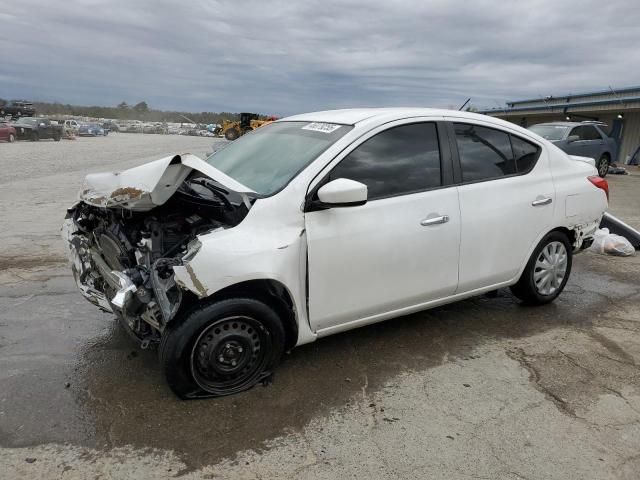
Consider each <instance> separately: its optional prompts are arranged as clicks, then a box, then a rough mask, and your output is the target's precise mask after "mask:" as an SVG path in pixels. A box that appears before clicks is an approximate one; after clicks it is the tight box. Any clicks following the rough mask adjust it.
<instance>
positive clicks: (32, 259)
mask: <svg viewBox="0 0 640 480" xmlns="http://www.w3.org/2000/svg"><path fill="white" fill-rule="evenodd" d="M66 261H67V259H66V258H64V257H63V256H59V255H23V256H19V255H15V256H7V255H0V270H9V269H20V270H27V269H32V268H37V267H43V266H49V265H60V264H62V263H65V262H66Z"/></svg>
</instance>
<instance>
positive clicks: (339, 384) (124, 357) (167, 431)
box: [0, 134, 640, 479]
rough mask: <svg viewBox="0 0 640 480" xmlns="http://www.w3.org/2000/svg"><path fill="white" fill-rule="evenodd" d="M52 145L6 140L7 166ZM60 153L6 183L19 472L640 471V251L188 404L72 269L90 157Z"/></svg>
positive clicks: (581, 262)
mask: <svg viewBox="0 0 640 480" xmlns="http://www.w3.org/2000/svg"><path fill="white" fill-rule="evenodd" d="M172 139H175V140H173V141H174V142H176V143H177V146H176V147H175V148H174V149H173V150H177V151H183V150H184V149H187V148H188V149H190V150H192V151H193V153H196V154H202V153H204V152H205V151H208V150H209V147H210V145H211V143H212V142H211V140H210V139H199V138H190V137H183V138H178V137H160V136H155V135H151V136H143V135H126V134H121V135H114V136H113V138H111V137H107V138H106V139H104V140H109V141H110V143H109V144H105V143H103V144H100V146H99V147H97V146H96V145H97V142H98V141H100V140H103V139H86V142H96V143H93V144H91V143H86V145H84V144H82V145H80V146H81V147H82V148H81V149H78V150H83V151H84V150H85V149H87V150H90V149H91V146H92V145H93V148H94V149H95V150H96V151H98V150H99V151H100V152H101V153H99V155H102V157H101V158H102V159H98V160H96V162H97V163H90V164H89V165H88V168H87V169H86V170H91V171H98V170H101V169H105V168H108V169H112V168H123V166H129V165H133V164H135V163H136V157H135V156H134V155H136V156H137V157H138V158H144V160H150V159H152V158H148V157H151V156H152V155H154V154H155V155H156V158H157V157H159V156H162V154H159V155H158V154H157V153H158V152H156V149H158V148H160V147H161V148H164V149H165V151H166V148H167V147H168V146H173V145H172V144H171V143H170V141H171V140H172ZM80 142H85V139H81V140H80ZM154 142H155V143H154ZM163 142H165V143H163ZM123 144H125V145H124V146H123ZM42 145H44V142H41V144H37V145H34V144H27V143H23V144H18V147H20V149H21V151H18V152H10V150H11V148H12V147H13V145H0V147H1V148H0V158H2V157H3V156H4V155H10V156H11V155H13V156H14V157H15V158H14V157H11V158H9V159H7V161H8V162H15V163H16V165H17V164H18V161H19V158H22V157H24V156H27V158H32V157H31V156H33V158H36V159H37V158H38V157H37V155H39V152H40V150H37V151H36V150H29V147H30V148H31V149H42V151H43V152H46V150H45V149H43V148H42ZM56 145H62V146H63V148H65V149H67V150H66V151H67V153H66V154H65V155H63V157H64V160H62V161H63V162H70V163H69V164H67V167H68V169H69V170H70V172H69V173H67V172H63V170H64V168H57V167H55V168H53V167H51V168H50V169H49V170H47V169H46V168H43V169H42V170H41V171H40V173H39V174H38V176H36V178H28V179H20V178H16V177H15V176H13V174H8V175H7V176H6V177H0V186H1V187H2V189H0V199H1V200H2V202H1V204H2V205H3V207H2V210H0V215H1V217H0V218H1V222H0V223H1V224H2V225H5V226H6V225H8V226H9V228H5V229H4V232H2V233H1V235H2V238H3V239H6V240H7V241H6V242H5V245H6V248H5V249H3V250H2V251H0V269H1V270H0V447H1V448H0V465H4V466H5V468H4V471H5V472H6V475H7V477H6V478H36V477H40V478H86V477H87V476H91V477H92V478H163V477H174V476H178V477H185V478H276V477H281V478H294V477H295V478H335V477H336V476H341V477H342V476H345V477H347V476H357V477H360V476H365V475H366V476H368V477H370V478H383V477H385V478H407V477H411V478H415V477H427V476H428V477H429V478H514V479H517V478H527V479H534V478H562V479H567V478H580V479H584V478H594V479H596V478H597V479H602V478H628V479H631V478H637V476H636V475H637V473H636V472H637V471H638V469H640V455H638V452H640V368H639V362H640V257H633V258H617V257H606V256H598V255H595V254H591V253H584V254H581V255H579V256H577V257H576V258H575V262H574V271H573V273H572V276H571V279H570V281H569V284H568V286H567V288H566V290H565V292H564V293H563V294H562V295H561V297H560V298H559V299H558V301H556V302H555V303H554V304H552V305H547V306H544V307H539V308H527V307H523V306H521V305H519V304H518V303H517V302H516V301H515V300H514V299H513V297H512V296H511V295H510V293H509V292H508V291H507V290H504V291H502V290H501V291H500V292H499V293H498V296H497V297H496V298H489V297H484V296H483V297H477V298H474V299H471V300H468V301H463V302H459V303H456V304H452V305H448V306H445V307H441V308H437V309H434V310H430V311H427V312H422V313H418V314H415V315H410V316H406V317H403V318H400V319H396V320H391V321H388V322H385V323H381V324H377V325H373V326H369V327H365V328H361V329H358V330H354V331H351V332H348V333H345V334H340V335H336V336H333V337H329V338H326V339H323V340H321V341H318V342H316V343H314V344H310V345H306V346H303V347H300V348H297V349H295V350H293V352H291V354H290V355H288V356H287V357H286V358H285V359H284V361H283V364H282V365H281V366H280V368H279V369H278V370H277V372H276V375H275V378H274V382H273V383H272V384H271V385H268V386H266V387H257V388H254V389H253V390H251V391H249V392H246V393H243V394H240V395H236V396H233V397H226V398H222V399H215V400H200V401H188V402H184V401H180V400H178V399H177V398H176V397H175V396H173V394H172V393H171V392H170V390H169V389H168V387H167V386H166V385H165V383H164V379H163V378H162V375H161V373H160V371H159V368H158V365H157V361H156V352H155V351H153V350H139V349H137V348H136V347H135V346H134V345H133V344H132V342H131V340H130V339H129V338H128V337H127V335H126V334H125V333H124V332H123V331H122V330H121V329H120V328H119V327H118V325H117V323H116V322H115V321H114V320H113V319H112V317H111V316H110V315H108V314H104V313H100V312H98V311H97V310H96V309H95V308H94V307H93V306H92V305H90V304H89V303H88V302H86V301H85V300H84V299H82V298H81V297H80V295H79V294H78V293H77V291H76V288H75V285H74V284H73V281H72V279H71V277H70V275H69V271H68V269H67V267H66V266H65V265H64V264H62V263H61V262H62V258H61V252H62V248H61V246H60V242H59V240H58V237H57V235H58V230H57V228H58V225H59V223H60V219H61V217H62V216H63V213H64V207H62V206H61V205H62V204H64V202H65V201H67V200H68V201H67V203H69V202H70V201H72V200H73V197H74V195H75V191H76V190H77V188H78V187H79V182H80V181H81V179H82V174H81V171H82V166H81V163H82V161H83V160H82V158H80V157H79V156H78V157H77V158H74V157H73V155H77V154H78V152H74V151H73V150H72V147H70V146H68V145H71V143H68V144H67V146H65V144H64V143H63V142H61V143H60V144H56ZM52 146H55V145H53V144H52ZM125 147H127V148H125ZM109 149H113V153H111V152H110V151H109ZM7 152H9V153H7ZM68 152H71V153H68ZM110 156H112V157H113V158H115V157H117V160H114V161H112V162H108V161H107V158H108V157H110ZM4 160H5V158H3V161H4ZM34 161H35V160H34ZM21 165H22V164H21ZM2 175H5V174H2ZM610 181H611V189H612V211H613V213H614V214H616V213H618V210H619V211H620V212H621V213H620V216H621V217H622V218H623V219H625V221H627V222H628V223H630V224H632V225H636V226H638V225H640V214H639V213H638V211H639V210H638V208H637V205H639V204H640V172H637V173H636V172H634V175H632V176H627V177H617V178H611V180H610ZM31 187H33V189H34V190H35V191H33V192H29V189H30V188H31ZM19 191H22V192H29V195H28V196H29V198H30V200H29V201H28V202H26V203H19V204H18V203H16V202H17V201H16V192H19ZM48 192H50V193H48ZM48 195H50V196H51V197H53V199H51V200H47V196H48ZM49 198H50V197H49ZM39 202H43V203H42V204H39ZM630 204H635V205H636V208H635V209H633V208H630V207H629V205H630ZM11 205H13V207H11ZM41 205H44V207H41ZM623 214H624V216H623ZM14 220H16V223H14V222H13V221H14ZM23 227H24V228H23ZM3 478H4V477H3Z"/></svg>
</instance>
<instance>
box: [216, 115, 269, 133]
mask: <svg viewBox="0 0 640 480" xmlns="http://www.w3.org/2000/svg"><path fill="white" fill-rule="evenodd" d="M258 118H259V117H258V114H257V113H246V112H245V113H241V114H240V120H235V121H234V120H223V121H222V130H221V132H220V133H222V135H224V138H226V139H227V140H235V139H236V138H238V137H240V136H241V135H244V134H245V133H247V132H250V131H251V130H255V129H256V128H260V127H262V126H264V125H267V124H268V123H271V122H273V120H275V119H273V120H259V119H258Z"/></svg>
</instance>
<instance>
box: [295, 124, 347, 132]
mask: <svg viewBox="0 0 640 480" xmlns="http://www.w3.org/2000/svg"><path fill="white" fill-rule="evenodd" d="M341 126H342V125H336V124H335V123H322V122H313V123H310V124H309V125H305V126H304V127H302V130H313V131H314V132H323V133H331V132H335V131H336V130H337V129H339V128H340V127H341Z"/></svg>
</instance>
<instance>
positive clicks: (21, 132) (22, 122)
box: [13, 117, 63, 142]
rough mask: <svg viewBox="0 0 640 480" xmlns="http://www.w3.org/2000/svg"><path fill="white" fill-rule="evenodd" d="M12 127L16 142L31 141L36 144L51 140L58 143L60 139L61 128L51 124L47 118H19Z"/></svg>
mask: <svg viewBox="0 0 640 480" xmlns="http://www.w3.org/2000/svg"><path fill="white" fill-rule="evenodd" d="M13 127H14V128H15V130H16V135H17V138H18V140H31V141H34V142H37V141H38V140H44V139H47V138H52V139H53V140H55V141H56V142H59V141H60V139H61V138H62V133H63V127H62V125H58V124H57V123H54V122H51V120H49V119H48V118H35V117H21V118H20V119H18V120H17V121H16V122H15V123H13Z"/></svg>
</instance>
